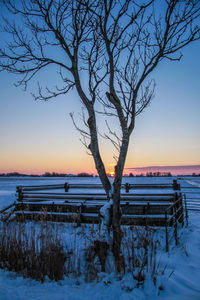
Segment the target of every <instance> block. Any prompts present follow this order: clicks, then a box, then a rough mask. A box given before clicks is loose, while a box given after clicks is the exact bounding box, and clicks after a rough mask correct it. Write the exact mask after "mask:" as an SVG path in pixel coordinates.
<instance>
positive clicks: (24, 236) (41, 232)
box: [0, 222, 66, 282]
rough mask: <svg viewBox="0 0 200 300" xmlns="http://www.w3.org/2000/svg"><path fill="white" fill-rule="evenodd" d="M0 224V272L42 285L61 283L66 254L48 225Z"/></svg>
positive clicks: (60, 241) (57, 237)
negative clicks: (38, 282) (6, 272)
mask: <svg viewBox="0 0 200 300" xmlns="http://www.w3.org/2000/svg"><path fill="white" fill-rule="evenodd" d="M28 225H29V226H27V224H25V223H20V222H11V223H6V222H4V223H2V224H1V235H0V268H3V269H7V270H9V271H15V272H18V273H20V274H22V275H23V276H24V277H31V278H33V279H35V280H39V281H41V282H44V280H45V278H46V276H47V277H49V279H51V280H56V281H58V280H61V279H63V276H64V273H65V261H66V254H65V250H64V246H63V243H62V240H61V239H60V237H59V234H58V231H57V230H56V228H54V227H53V226H52V225H51V226H49V225H48V224H47V223H45V222H43V223H40V225H38V226H34V224H33V223H30V224H28Z"/></svg>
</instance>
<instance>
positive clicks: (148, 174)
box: [0, 172, 200, 177]
mask: <svg viewBox="0 0 200 300" xmlns="http://www.w3.org/2000/svg"><path fill="white" fill-rule="evenodd" d="M172 176H173V175H172V174H171V173H170V172H146V173H141V174H137V175H134V174H133V173H129V174H124V177H172ZM177 176H182V177H184V176H192V177H197V176H200V174H196V173H193V174H188V175H187V174H185V175H177ZM0 177H98V175H94V174H89V173H86V172H82V173H78V174H76V175H75V174H66V173H56V172H52V173H51V172H45V173H44V174H41V175H38V174H23V173H19V172H10V173H0Z"/></svg>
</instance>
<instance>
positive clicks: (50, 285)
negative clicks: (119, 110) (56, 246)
mask: <svg viewBox="0 0 200 300" xmlns="http://www.w3.org/2000/svg"><path fill="white" fill-rule="evenodd" d="M172 180H173V177H171V178H167V177H166V178H165V177H163V178H146V177H137V178H134V177H133V178H124V183H125V182H129V183H136V184H137V183H172ZM65 182H68V183H99V179H98V178H46V179H45V178H32V177H31V178H9V177H8V178H5V177H3V178H0V209H2V208H3V207H5V206H7V205H9V204H11V203H12V202H13V201H15V199H16V196H15V191H16V186H18V185H40V184H57V183H65ZM179 183H180V184H181V188H182V191H183V192H185V193H186V197H187V199H188V207H189V208H190V209H191V210H190V211H189V226H188V227H187V228H185V229H184V230H183V231H182V232H181V238H180V244H179V245H178V246H177V247H175V246H174V245H172V246H171V247H170V252H169V253H166V252H165V251H164V249H163V248H162V247H161V249H160V250H159V253H158V260H159V265H160V266H161V270H162V269H163V272H160V271H159V272H158V277H157V278H158V279H157V281H158V283H157V284H156V286H154V284H153V282H152V280H151V279H150V278H149V279H148V277H147V278H146V280H145V283H144V286H141V287H139V288H133V290H132V291H131V292H128V291H127V290H126V289H124V288H123V287H124V284H126V285H127V284H130V285H131V284H132V283H131V278H130V276H129V275H126V276H125V277H124V278H123V279H122V280H117V279H116V278H115V276H113V275H112V273H111V274H110V275H106V276H105V277H104V279H103V280H102V281H100V282H98V283H96V282H92V283H85V282H84V281H83V280H82V279H81V278H80V280H78V281H77V279H73V278H69V277H65V279H64V280H63V281H60V282H58V283H55V282H51V281H49V280H47V281H46V282H45V283H44V284H41V283H40V282H37V281H35V280H31V279H24V278H22V277H21V276H19V275H18V274H15V273H13V272H8V271H4V270H0V300H11V299H12V300H32V299H34V300H55V299H56V300H72V299H73V300H100V299H101V300H107V299H108V300H118V299H119V300H131V299H134V300H137V299H138V300H140V299H147V300H148V299H149V300H154V299H162V300H164V299H165V300H176V299H178V300H190V299H191V300H193V299H194V300H199V299H200V211H198V209H199V203H200V200H199V198H200V188H199V187H200V178H199V177H194V178H192V177H188V178H185V177H184V178H180V179H179ZM67 226H68V225H65V230H64V231H65V238H66V239H69V238H70V235H71V234H72V232H71V231H70V230H71V227H70V226H71V225H70V226H69V230H68V229H67V228H68V227H67ZM158 238H159V235H158ZM162 238H163V232H161V233H160V239H162ZM162 273H163V274H162ZM159 286H162V287H163V289H159V288H158V287H159Z"/></svg>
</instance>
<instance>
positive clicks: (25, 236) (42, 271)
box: [0, 213, 160, 285]
mask: <svg viewBox="0 0 200 300" xmlns="http://www.w3.org/2000/svg"><path fill="white" fill-rule="evenodd" d="M44 215H45V213H44ZM69 226H71V233H70V235H69V236H68V237H66V236H65V244H63V232H64V231H63V229H64V228H65V229H67V227H66V225H64V227H62V225H58V224H56V223H52V222H46V221H45V218H44V220H43V221H40V223H39V224H38V223H37V224H36V223H34V222H29V223H24V222H23V223H20V222H16V223H14V222H12V223H2V225H1V234H0V268H4V269H7V270H11V271H15V272H18V273H20V274H22V275H23V276H24V277H31V278H33V279H35V280H39V281H41V282H44V280H45V278H46V277H48V278H49V279H50V280H55V281H58V280H62V279H63V278H64V276H65V275H66V276H73V277H76V278H78V277H80V276H82V275H83V277H84V278H85V281H86V282H90V281H93V280H96V281H98V280H99V276H100V274H102V272H103V273H112V272H115V270H116V268H115V265H114V258H113V254H112V249H111V248H112V246H111V245H108V244H107V243H106V242H102V241H100V240H98V226H96V227H94V226H93V225H84V226H81V227H79V228H77V226H76V225H74V226H73V225H69ZM157 247H158V242H155V238H154V230H153V229H150V228H143V227H135V226H132V227H123V239H122V244H121V253H120V259H121V260H120V263H121V270H122V273H121V276H122V277H123V274H127V273H129V274H132V277H133V280H135V281H136V282H138V285H140V284H143V282H144V280H145V277H146V275H147V273H148V274H150V276H151V277H152V280H153V282H154V283H155V284H156V277H157V274H158V273H159V268H160V266H159V261H158V259H157Z"/></svg>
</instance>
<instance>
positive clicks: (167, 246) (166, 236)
mask: <svg viewBox="0 0 200 300" xmlns="http://www.w3.org/2000/svg"><path fill="white" fill-rule="evenodd" d="M165 241H166V251H167V252H168V251H169V244H168V230H167V212H166V211H165Z"/></svg>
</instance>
